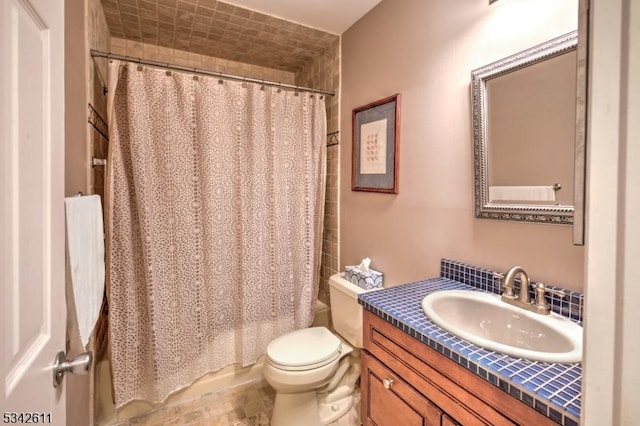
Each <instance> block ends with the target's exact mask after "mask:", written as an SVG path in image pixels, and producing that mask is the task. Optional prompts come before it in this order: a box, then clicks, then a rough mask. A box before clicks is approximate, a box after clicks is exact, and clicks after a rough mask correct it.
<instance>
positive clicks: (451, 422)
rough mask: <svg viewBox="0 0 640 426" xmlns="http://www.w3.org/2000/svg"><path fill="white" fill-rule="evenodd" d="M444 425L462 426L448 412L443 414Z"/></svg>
mask: <svg viewBox="0 0 640 426" xmlns="http://www.w3.org/2000/svg"><path fill="white" fill-rule="evenodd" d="M442 426H460V423H458V422H456V421H455V420H453V419H452V418H451V417H449V415H448V414H443V415H442Z"/></svg>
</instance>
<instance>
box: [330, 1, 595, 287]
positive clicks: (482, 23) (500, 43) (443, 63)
mask: <svg viewBox="0 0 640 426" xmlns="http://www.w3.org/2000/svg"><path fill="white" fill-rule="evenodd" d="M576 27H577V0H561V1H560V0H518V1H514V0H502V1H498V2H496V3H495V4H493V5H491V6H490V5H489V4H488V2H487V1H478V0H458V1H455V2H451V1H445V0H433V1H424V0H395V1H391V0H383V2H382V3H381V4H380V5H378V6H377V7H376V8H375V9H373V10H372V11H371V12H370V13H369V14H367V15H366V16H365V17H364V18H362V19H361V20H360V21H358V22H357V23H356V24H355V25H354V26H353V27H351V28H350V29H349V30H348V31H347V32H346V33H345V34H344V35H343V46H342V100H341V103H342V105H341V111H342V113H341V123H342V126H341V129H342V132H343V134H344V135H350V134H351V110H352V109H353V108H356V107H358V106H360V105H364V104H367V103H369V102H372V101H374V100H376V99H380V98H383V97H386V96H389V95H392V94H394V93H401V94H402V118H401V122H402V125H401V143H400V172H399V173H400V181H399V188H400V191H399V194H398V195H387V194H374V193H363V192H353V191H351V183H350V182H351V181H350V179H351V143H348V142H347V143H342V144H341V171H342V172H341V198H340V202H341V206H340V207H341V224H340V245H341V262H340V263H341V267H343V266H344V265H349V264H356V263H358V262H359V261H360V259H361V258H363V257H365V256H369V257H371V258H372V261H373V264H372V265H373V267H375V268H376V269H379V270H381V271H383V272H384V273H385V285H386V286H390V285H397V284H399V283H404V282H409V281H413V280H418V279H422V278H426V277H431V276H437V275H438V274H439V269H438V267H439V260H440V258H442V257H449V258H454V259H457V260H461V261H464V262H468V263H472V264H477V265H481V266H485V267H489V268H493V269H497V270H506V269H507V268H509V267H510V266H512V265H516V264H519V265H522V266H523V267H524V268H525V269H526V270H527V271H529V272H530V275H531V278H532V279H534V280H541V281H547V282H549V283H553V284H556V285H560V286H563V287H567V288H571V289H582V288H583V279H584V273H583V269H584V259H583V258H584V249H583V248H581V247H575V246H573V245H572V243H571V241H572V229H571V228H570V227H563V226H557V225H546V224H535V223H515V222H509V221H492V220H486V219H483V220H481V219H476V218H475V217H474V212H473V158H472V132H471V112H470V111H471V105H470V73H471V70H473V69H475V68H478V67H480V66H482V65H485V64H487V63H489V62H492V61H495V60H498V59H500V58H503V57H505V56H508V55H510V54H513V53H515V52H518V51H521V50H523V49H525V48H528V47H531V46H533V45H535V44H538V43H541V42H544V41H546V40H548V39H551V38H553V37H556V36H558V35H561V34H565V33H567V32H569V31H572V30H575V29H576ZM349 139H350V138H349ZM349 139H347V141H349ZM345 142H346V141H345Z"/></svg>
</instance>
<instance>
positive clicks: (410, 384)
mask: <svg viewBox="0 0 640 426" xmlns="http://www.w3.org/2000/svg"><path fill="white" fill-rule="evenodd" d="M364 349H365V350H364V351H363V352H362V376H361V392H362V407H361V416H360V418H361V423H362V424H363V425H366V426H369V425H371V426H405V425H406V426H413V425H420V426H427V425H428V426H431V425H438V426H440V425H442V426H455V425H496V426H497V425H536V426H542V425H555V424H556V423H555V422H553V421H552V420H551V419H549V418H548V417H546V416H544V415H542V414H540V413H539V412H537V411H536V410H534V409H533V408H531V407H529V406H527V405H525V404H524V403H523V402H522V401H520V400H518V399H516V398H514V397H513V396H511V395H509V394H508V393H506V392H504V391H503V390H501V389H500V388H498V387H496V386H494V385H492V384H491V383H489V382H487V381H486V380H484V379H482V378H481V377H479V376H478V375H476V374H474V373H472V372H471V371H468V370H467V369H465V368H463V367H462V366H460V365H458V364H457V363H455V362H454V361H452V360H451V359H449V358H447V357H445V356H444V355H442V354H440V353H439V352H436V351H435V350H433V349H431V348H430V347H428V346H427V345H425V344H424V343H422V342H420V341H419V340H417V339H415V338H413V337H411V336H409V335H408V334H406V333H404V332H403V331H402V330H400V329H398V328H396V327H394V326H393V325H391V324H389V323H388V322H386V321H384V320H382V319H381V318H379V317H377V316H376V315H374V314H372V313H371V312H369V311H364Z"/></svg>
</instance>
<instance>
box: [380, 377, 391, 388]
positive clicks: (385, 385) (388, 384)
mask: <svg viewBox="0 0 640 426" xmlns="http://www.w3.org/2000/svg"><path fill="white" fill-rule="evenodd" d="M391 386H393V379H384V380H383V381H382V387H383V388H385V389H391Z"/></svg>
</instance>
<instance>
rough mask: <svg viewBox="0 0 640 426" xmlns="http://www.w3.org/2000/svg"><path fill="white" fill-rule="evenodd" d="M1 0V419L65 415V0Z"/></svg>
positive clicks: (54, 420)
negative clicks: (55, 366)
mask: <svg viewBox="0 0 640 426" xmlns="http://www.w3.org/2000/svg"><path fill="white" fill-rule="evenodd" d="M0 3H1V4H0V138H1V140H2V151H1V152H0V277H1V278H0V279H1V280H2V292H1V293H0V318H1V321H0V338H1V340H0V377H1V379H2V382H1V383H0V415H2V419H0V423H2V424H6V423H14V424H15V423H18V424H19V423H26V422H29V421H30V422H31V423H34V422H37V423H45V424H47V423H51V424H56V425H64V424H65V423H66V418H65V414H66V413H65V393H64V385H63V386H61V387H58V388H57V389H54V387H53V384H52V371H51V364H52V362H53V360H54V357H55V355H56V353H57V352H58V351H60V350H64V348H65V330H66V305H65V291H64V290H65V286H64V280H65V238H64V226H65V225H64V0H1V1H0ZM36 417H37V418H36Z"/></svg>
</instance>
